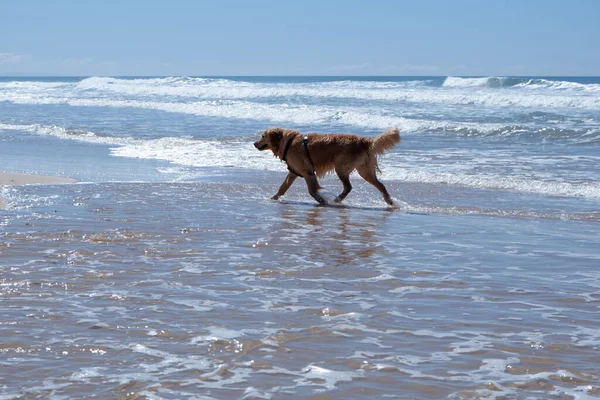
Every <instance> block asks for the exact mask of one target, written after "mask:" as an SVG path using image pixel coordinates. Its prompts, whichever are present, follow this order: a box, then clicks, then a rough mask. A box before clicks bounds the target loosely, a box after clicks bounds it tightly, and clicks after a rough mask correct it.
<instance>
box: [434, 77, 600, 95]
mask: <svg viewBox="0 0 600 400" xmlns="http://www.w3.org/2000/svg"><path fill="white" fill-rule="evenodd" d="M442 86H443V87H447V88H468V87H486V88H529V89H557V90H574V91H591V92H599V91H600V84H597V83H578V82H571V81H565V80H551V79H543V78H523V77H497V76H488V77H481V78H463V77H455V76H449V77H447V78H446V79H445V80H444V83H442Z"/></svg>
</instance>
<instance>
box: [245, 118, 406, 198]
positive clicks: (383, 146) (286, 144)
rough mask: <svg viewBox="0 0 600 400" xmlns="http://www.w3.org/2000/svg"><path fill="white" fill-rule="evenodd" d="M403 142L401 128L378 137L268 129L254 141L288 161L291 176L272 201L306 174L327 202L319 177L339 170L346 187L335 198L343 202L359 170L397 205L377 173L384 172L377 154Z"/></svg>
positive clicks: (309, 183) (317, 195)
mask: <svg viewBox="0 0 600 400" xmlns="http://www.w3.org/2000/svg"><path fill="white" fill-rule="evenodd" d="M399 142H400V132H399V131H398V129H397V128H392V129H388V130H386V131H385V132H383V133H382V134H380V135H379V136H377V137H374V138H369V137H361V136H357V135H350V134H333V133H329V134H317V133H311V134H308V135H306V136H303V135H301V134H300V132H298V131H295V130H292V129H284V128H268V129H267V130H265V131H264V132H263V133H262V135H261V136H260V139H258V140H257V141H256V142H254V147H256V148H257V149H258V150H260V151H264V150H271V151H272V152H273V154H274V155H275V157H278V158H279V159H280V160H282V161H283V162H285V163H286V164H287V167H288V170H289V172H288V174H287V177H286V178H285V180H284V181H283V183H282V184H281V186H280V187H279V190H278V191H277V193H276V194H275V195H274V196H273V197H271V199H272V200H277V199H279V198H280V197H281V196H283V195H284V194H285V192H286V191H287V190H288V189H289V188H290V186H291V185H292V184H293V183H294V181H295V180H296V178H298V177H302V178H304V180H305V181H306V185H307V187H308V193H309V194H310V195H311V196H312V197H313V198H314V199H315V200H316V201H317V202H319V204H327V200H326V199H325V198H324V197H323V196H322V195H321V194H320V193H319V190H320V189H322V187H321V186H320V185H319V181H318V180H317V177H318V178H321V177H323V176H324V175H325V174H327V173H328V172H332V171H335V173H336V174H337V176H338V178H339V179H340V181H342V184H343V185H344V190H343V191H342V192H341V193H340V194H339V195H338V196H337V197H336V198H335V200H334V201H335V202H336V203H340V202H341V201H342V200H344V199H345V198H346V196H348V193H350V191H351V190H352V185H351V184H350V174H351V173H352V171H354V170H356V171H357V172H358V174H359V175H360V176H361V177H362V178H363V179H364V180H365V181H367V182H369V183H370V184H371V185H373V186H375V187H376V188H377V190H379V191H380V192H381V194H382V195H383V199H384V200H385V202H386V203H388V204H389V205H391V206H394V205H395V204H394V202H393V200H392V198H391V197H390V195H389V193H388V191H387V189H386V188H385V186H384V185H383V183H381V182H380V181H379V180H378V179H377V172H381V171H380V170H379V167H378V165H377V155H379V154H383V153H384V152H385V151H386V150H389V149H391V148H393V147H394V146H395V145H396V144H397V143H399Z"/></svg>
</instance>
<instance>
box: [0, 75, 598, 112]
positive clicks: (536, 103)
mask: <svg viewBox="0 0 600 400" xmlns="http://www.w3.org/2000/svg"><path fill="white" fill-rule="evenodd" d="M19 83H21V82H19ZM442 86H443V87H442V88H437V87H434V86H431V85H427V84H426V83H425V81H409V82H364V81H358V82H356V81H342V82H314V83H264V82H243V81H235V80H228V79H207V78H154V79H118V78H100V77H94V78H87V79H84V80H82V81H80V82H77V83H64V82H61V83H53V82H23V85H15V84H14V82H9V83H0V101H11V102H15V103H19V104H69V105H73V106H77V105H79V104H77V101H78V100H82V99H90V98H95V99H98V98H103V99H106V100H107V102H105V103H103V104H102V103H98V104H95V106H104V107H111V106H113V107H115V106H116V107H119V106H120V105H119V104H118V103H112V104H111V103H110V101H109V99H112V100H118V99H120V100H143V101H153V102H173V101H180V100H181V98H185V99H190V98H191V99H194V100H207V99H211V100H225V99H229V100H253V99H258V100H262V99H279V100H282V101H289V100H290V99H293V98H297V97H305V98H312V99H314V100H315V101H319V100H323V99H327V100H331V99H357V100H365V101H374V100H375V101H388V102H405V103H410V104H412V103H414V104H435V105H445V106H449V105H480V106H485V107H526V108H577V109H588V110H590V109H591V110H597V109H599V108H600V97H599V96H597V95H596V94H597V92H598V91H600V85H597V84H580V83H575V82H567V81H548V80H543V79H536V80H531V81H524V80H523V78H505V77H487V78H458V77H448V78H447V79H446V80H445V82H444V83H443V85H442ZM496 87H498V88H500V87H509V88H512V89H514V90H492V91H490V90H473V89H474V88H496ZM519 88H527V89H530V90H519ZM534 89H535V90H534ZM143 101H142V103H138V106H139V105H141V104H143ZM130 106H132V105H130Z"/></svg>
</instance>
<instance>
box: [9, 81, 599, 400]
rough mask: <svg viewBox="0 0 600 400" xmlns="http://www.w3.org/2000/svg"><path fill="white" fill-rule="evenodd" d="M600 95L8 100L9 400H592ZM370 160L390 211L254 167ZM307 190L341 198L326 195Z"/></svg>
mask: <svg viewBox="0 0 600 400" xmlns="http://www.w3.org/2000/svg"><path fill="white" fill-rule="evenodd" d="M599 94H600V80H599V79H598V78H577V79H558V78H557V79H549V78H500V77H490V78H452V77H449V78H372V79H368V78H364V79H362V78H361V79H358V78H266V77H265V78H223V79H205V78H155V79H124V78H85V79H83V78H32V79H12V78H2V79H0V159H2V163H3V165H2V167H1V168H2V169H3V170H6V171H11V172H26V173H38V174H48V175H58V176H67V177H74V178H77V179H78V180H79V181H80V183H77V184H73V185H48V186H43V185H32V186H5V187H0V199H3V201H4V202H5V204H6V209H3V210H0V273H1V275H0V302H1V305H2V307H1V308H0V377H1V378H0V399H13V398H52V399H61V398H65V399H66V398H69V399H70V398H83V397H98V398H129V399H135V398H149V399H181V398H218V399H229V398H231V399H239V398H247V399H251V398H273V399H279V398H315V399H323V398H344V399H346V398H348V399H353V398H369V397H371V398H372V397H377V398H384V397H391V398H414V399H439V398H452V399H478V398H481V399H483V398H485V399H487V398H510V399H572V398H576V399H593V398H600V369H599V368H598V365H600V356H599V354H600V353H599V352H598V348H599V346H600V324H599V323H598V322H597V321H598V320H599V319H600V270H598V265H600V252H599V251H598V248H599V245H600V225H599V223H600V211H599V210H600V180H599V179H598V176H600V175H599V173H600V171H599V165H600V164H598V154H599V152H598V144H599V143H600V142H599V141H598V138H599V137H600V136H599V131H598V128H597V127H598V122H600V107H599V105H600V95H599ZM271 125H282V126H290V127H296V128H298V129H300V130H302V131H303V132H309V131H318V132H326V131H331V132H354V133H357V134H361V135H366V136H374V135H376V134H378V133H379V132H381V130H383V129H384V128H386V127H388V126H399V127H400V128H401V131H402V138H403V139H402V142H401V143H400V145H399V146H398V147H397V148H395V149H394V150H392V151H391V152H389V153H387V154H386V155H385V156H384V157H383V158H382V159H381V160H380V166H381V168H382V171H383V173H382V175H381V179H382V181H383V182H384V183H385V185H386V187H387V188H388V190H389V192H390V193H391V194H392V196H393V197H394V198H395V199H396V201H397V204H398V208H397V209H393V208H389V207H387V205H386V204H385V203H384V202H383V201H382V199H381V196H380V194H379V193H378V192H377V191H376V190H375V189H374V188H372V187H370V186H369V185H367V184H366V183H364V182H362V180H361V179H360V178H359V177H358V176H354V175H353V176H352V177H351V179H352V182H353V185H354V190H353V191H352V193H351V194H350V195H349V196H348V198H347V199H346V201H345V202H344V206H341V207H322V206H318V205H316V203H315V202H314V201H313V200H312V198H310V197H309V196H308V194H307V193H306V187H305V185H304V184H302V183H300V182H298V183H296V184H295V185H294V186H293V187H292V188H291V189H290V192H289V193H288V195H286V196H285V197H283V198H282V199H281V200H280V201H277V202H274V201H270V200H268V198H269V197H270V196H272V195H273V194H274V193H275V191H276V190H277V188H278V186H279V184H280V183H281V181H282V180H283V178H284V176H285V174H286V170H285V165H283V164H282V163H280V162H278V161H277V160H276V159H274V158H273V157H272V156H271V155H269V154H267V153H261V152H258V151H256V150H255V149H254V148H253V146H252V142H253V141H254V140H256V138H257V135H256V132H257V131H259V130H261V129H265V128H266V127H267V126H271ZM322 185H323V186H324V187H325V188H326V189H327V191H328V192H329V194H330V195H335V194H337V193H338V191H339V190H341V185H340V183H339V182H338V181H337V180H336V179H335V177H332V176H328V177H326V178H325V179H323V180H322Z"/></svg>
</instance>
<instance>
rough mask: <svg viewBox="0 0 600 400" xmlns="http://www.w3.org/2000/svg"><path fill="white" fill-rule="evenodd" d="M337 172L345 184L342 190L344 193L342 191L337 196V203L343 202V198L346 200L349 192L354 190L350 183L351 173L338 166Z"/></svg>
mask: <svg viewBox="0 0 600 400" xmlns="http://www.w3.org/2000/svg"><path fill="white" fill-rule="evenodd" d="M335 173H336V174H337V176H338V178H340V181H342V184H343V185H344V190H343V191H342V193H340V194H339V195H338V196H337V197H336V198H335V202H336V203H341V202H342V200H344V199H345V198H346V196H348V193H350V191H351V190H352V185H351V184H350V173H348V172H347V171H346V170H344V169H342V168H336V169H335Z"/></svg>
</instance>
